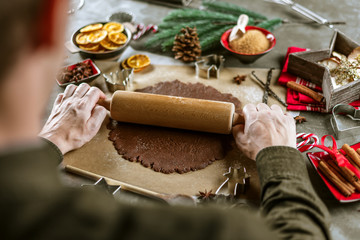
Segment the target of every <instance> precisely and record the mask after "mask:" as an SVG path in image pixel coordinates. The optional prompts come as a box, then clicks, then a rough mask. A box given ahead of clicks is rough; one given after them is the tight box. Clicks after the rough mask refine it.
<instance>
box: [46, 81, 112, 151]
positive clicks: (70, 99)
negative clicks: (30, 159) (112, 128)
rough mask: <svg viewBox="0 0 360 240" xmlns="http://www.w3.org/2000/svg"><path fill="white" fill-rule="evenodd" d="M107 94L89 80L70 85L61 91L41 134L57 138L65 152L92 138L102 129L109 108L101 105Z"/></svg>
mask: <svg viewBox="0 0 360 240" xmlns="http://www.w3.org/2000/svg"><path fill="white" fill-rule="evenodd" d="M99 99H105V94H104V93H103V92H102V91H100V90H99V89H98V88H95V87H90V86H89V85H88V84H80V85H79V86H78V87H77V86H75V85H69V86H68V87H67V88H66V89H65V91H64V93H62V94H59V95H58V96H57V98H56V100H55V103H54V107H53V109H52V112H51V114H50V117H49V119H48V120H47V122H46V123H45V126H44V128H43V129H42V131H41V133H40V134H39V136H40V137H43V138H46V139H48V140H49V141H51V142H53V143H54V144H55V145H56V146H58V148H59V149H60V150H61V152H62V153H63V154H65V153H67V152H69V151H71V150H74V149H77V148H79V147H81V146H83V145H84V144H85V143H87V142H89V141H90V140H91V139H92V138H93V137H94V136H95V134H96V133H97V132H98V131H99V129H100V127H101V124H102V122H103V120H104V118H105V116H106V113H107V112H106V109H105V108H104V107H102V106H99V105H97V104H96V103H97V102H98V100H99Z"/></svg>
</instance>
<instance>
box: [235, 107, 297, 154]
mask: <svg viewBox="0 0 360 240" xmlns="http://www.w3.org/2000/svg"><path fill="white" fill-rule="evenodd" d="M243 113H244V117H245V124H239V125H236V126H234V127H233V135H234V138H235V141H236V145H237V146H238V148H239V149H240V150H242V152H243V153H244V154H245V155H246V156H247V157H249V158H251V159H253V160H255V158H256V155H257V154H258V153H259V152H260V150H262V149H263V148H266V147H271V146H289V147H293V148H296V126H295V121H294V119H293V117H291V116H290V115H288V114H284V113H283V111H282V110H281V108H280V107H279V106H278V105H272V106H271V108H269V107H268V106H267V105H266V104H263V103H260V104H258V105H257V106H256V107H255V105H253V104H247V105H246V106H245V107H244V109H243Z"/></svg>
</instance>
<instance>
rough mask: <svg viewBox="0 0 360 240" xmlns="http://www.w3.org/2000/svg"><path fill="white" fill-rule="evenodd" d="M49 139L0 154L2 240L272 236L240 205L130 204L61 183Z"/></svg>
mask: <svg viewBox="0 0 360 240" xmlns="http://www.w3.org/2000/svg"><path fill="white" fill-rule="evenodd" d="M61 159H62V155H61V154H60V152H59V151H58V149H57V148H56V146H54V145H53V144H52V143H50V142H47V141H42V142H41V144H39V145H36V146H33V147H29V148H23V149H18V150H16V151H8V152H7V153H4V152H3V153H0V196H1V198H0V206H1V208H0V214H1V216H2V218H3V219H6V221H2V225H1V226H0V228H1V235H2V237H3V238H4V239H37V240H39V239H52V240H56V239H104V240H105V239H172V240H177V239H187V240H191V239H194V240H195V239H196V240H201V239H204V240H205V239H206V240H211V239H214V240H215V239H252V240H257V239H258V240H260V239H261V240H262V239H268V240H271V239H277V237H276V235H275V234H274V233H273V232H272V231H271V230H270V229H269V227H268V226H267V225H266V223H265V222H264V221H263V219H261V218H259V217H258V216H257V214H254V212H248V211H243V210H242V209H236V208H232V209H216V208H213V207H169V206H163V205H160V206H157V205H156V206H131V205H128V204H124V203H121V202H119V201H116V200H115V199H114V198H113V197H112V196H111V195H110V194H107V193H105V192H102V191H100V190H99V189H93V188H91V189H90V188H82V189H74V188H68V187H64V186H63V185H62V184H61V182H60V181H59V178H58V176H57V165H58V163H59V161H61Z"/></svg>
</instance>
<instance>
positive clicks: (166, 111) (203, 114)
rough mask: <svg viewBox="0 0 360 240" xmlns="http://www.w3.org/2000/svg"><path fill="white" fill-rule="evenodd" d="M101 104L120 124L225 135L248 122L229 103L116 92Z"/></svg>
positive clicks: (100, 102) (100, 101)
mask: <svg viewBox="0 0 360 240" xmlns="http://www.w3.org/2000/svg"><path fill="white" fill-rule="evenodd" d="M98 104H99V105H102V106H104V107H105V108H106V109H108V110H109V111H110V116H111V118H112V119H114V120H117V121H120V122H129V123H138V124H145V125H154V126H161V127H170V128H180V129H187V130H194V131H202V132H211V133H222V134H229V133H231V129H232V126H233V125H236V124H239V123H244V118H243V116H240V115H239V114H237V113H235V106H234V104H233V103H229V102H219V101H210V100H202V99H194V98H183V97H173V96H166V95H157V94H149V93H138V92H126V91H116V92H115V93H114V94H113V96H112V99H111V100H109V99H107V100H99V102H98Z"/></svg>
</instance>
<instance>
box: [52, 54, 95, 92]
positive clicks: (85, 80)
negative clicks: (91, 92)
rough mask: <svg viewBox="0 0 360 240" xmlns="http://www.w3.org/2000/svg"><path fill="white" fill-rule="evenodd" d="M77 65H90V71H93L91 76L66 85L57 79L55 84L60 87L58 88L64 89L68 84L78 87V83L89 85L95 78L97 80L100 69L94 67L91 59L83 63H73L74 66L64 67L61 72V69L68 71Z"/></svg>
mask: <svg viewBox="0 0 360 240" xmlns="http://www.w3.org/2000/svg"><path fill="white" fill-rule="evenodd" d="M79 63H90V65H91V68H92V71H93V75H91V76H89V77H87V78H84V79H81V80H80V81H77V82H76V81H72V82H67V83H62V82H61V81H60V80H59V79H58V78H56V82H57V84H58V85H59V86H60V87H66V86H67V85H69V84H75V85H79V84H80V83H90V82H92V81H93V80H94V79H95V78H97V77H98V76H99V75H100V73H101V72H100V69H99V68H98V67H97V66H96V65H95V63H94V62H93V61H92V60H91V59H85V60H84V61H82V62H78V63H75V64H72V65H69V66H65V67H63V68H62V69H60V71H61V70H63V69H69V70H72V69H74V68H75V67H76V65H77V64H79Z"/></svg>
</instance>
